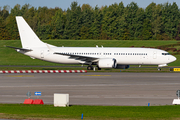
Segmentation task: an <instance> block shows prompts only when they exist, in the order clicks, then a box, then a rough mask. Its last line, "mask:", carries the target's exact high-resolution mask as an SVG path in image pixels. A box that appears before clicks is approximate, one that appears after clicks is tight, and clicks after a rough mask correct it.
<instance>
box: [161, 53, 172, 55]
mask: <svg viewBox="0 0 180 120" xmlns="http://www.w3.org/2000/svg"><path fill="white" fill-rule="evenodd" d="M162 55H170V54H169V53H162Z"/></svg>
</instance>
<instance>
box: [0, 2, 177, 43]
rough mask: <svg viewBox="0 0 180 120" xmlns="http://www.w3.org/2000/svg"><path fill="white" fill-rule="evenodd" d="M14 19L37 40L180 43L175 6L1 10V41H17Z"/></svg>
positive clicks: (116, 5) (132, 5)
mask: <svg viewBox="0 0 180 120" xmlns="http://www.w3.org/2000/svg"><path fill="white" fill-rule="evenodd" d="M15 16H23V17H24V19H25V20H26V21H27V22H28V24H29V25H30V26H31V28H32V29H33V30H34V31H35V33H36V34H37V35H38V36H39V38H40V39H43V40H45V39H75V40H79V39H94V40H102V39H103V40H172V39H176V40H180V9H179V8H178V6H177V4H176V3H175V2H174V3H173V4H170V3H165V4H156V3H154V2H152V3H151V4H149V5H148V6H147V7H146V8H145V9H143V8H140V7H139V6H138V5H137V3H135V2H131V3H130V4H128V5H127V6H124V4H123V2H120V3H119V4H117V3H114V4H112V5H110V6H102V7H101V8H99V7H97V6H96V7H95V8H92V7H91V6H90V5H89V4H83V5H82V6H80V5H78V3H77V2H72V3H71V6H70V7H69V8H68V9H67V10H62V9H61V8H58V7H56V8H47V7H38V8H35V7H33V6H31V5H29V4H25V5H23V6H22V7H21V6H20V5H19V4H17V5H15V6H14V8H11V9H10V8H9V7H8V6H4V7H3V8H0V40H15V39H19V33H18V29H17V24H16V20H15Z"/></svg>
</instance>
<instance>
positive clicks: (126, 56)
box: [7, 16, 176, 70]
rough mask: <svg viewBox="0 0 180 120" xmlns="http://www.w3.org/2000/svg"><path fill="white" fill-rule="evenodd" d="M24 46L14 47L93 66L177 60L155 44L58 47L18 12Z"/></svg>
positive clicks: (37, 56) (57, 60)
mask: <svg viewBox="0 0 180 120" xmlns="http://www.w3.org/2000/svg"><path fill="white" fill-rule="evenodd" d="M16 21H17V25H18V30H19V34H20V39H21V44H22V48H17V47H11V46H7V47H10V48H14V49H15V50H17V52H19V53H22V54H24V55H27V56H30V57H31V58H33V59H40V60H44V61H49V62H54V63H61V64H85V65H88V67H87V69H88V70H92V69H93V68H94V67H93V66H92V65H97V67H98V70H100V69H101V68H117V69H118V68H119V69H126V68H129V65H158V68H159V69H160V68H161V67H164V66H167V64H168V63H171V62H173V61H175V60H176V57H174V56H172V55H170V54H169V53H168V52H166V51H164V50H159V49H152V48H116V47H103V46H102V47H98V46H96V47H57V46H54V45H50V44H47V43H44V42H42V41H41V40H40V39H39V38H38V36H37V35H36V34H35V33H34V31H33V30H32V29H31V28H30V26H29V25H28V24H27V22H26V21H25V20H24V18H23V17H22V16H16Z"/></svg>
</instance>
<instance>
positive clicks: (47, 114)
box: [0, 104, 180, 120]
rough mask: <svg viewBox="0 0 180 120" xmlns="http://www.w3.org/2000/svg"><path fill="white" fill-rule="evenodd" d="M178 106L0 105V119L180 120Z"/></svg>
mask: <svg viewBox="0 0 180 120" xmlns="http://www.w3.org/2000/svg"><path fill="white" fill-rule="evenodd" d="M179 109H180V106H150V107H148V106H78V105H77V106H76V105H75V106H70V107H66V108H62V107H53V105H23V104H0V118H5V119H81V114H82V113H83V115H84V119H86V120H92V119H93V120H96V119H97V120H102V119H107V120H110V119H111V120H117V119H118V120H119V119H125V120H129V119H133V120H134V119H135V120H136V119H138V120H139V119H147V120H151V119H157V120H164V119H180V114H179Z"/></svg>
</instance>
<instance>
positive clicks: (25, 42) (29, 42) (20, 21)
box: [16, 16, 46, 48]
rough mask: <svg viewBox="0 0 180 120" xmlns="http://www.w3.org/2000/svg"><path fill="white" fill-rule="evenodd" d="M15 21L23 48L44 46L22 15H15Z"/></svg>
mask: <svg viewBox="0 0 180 120" xmlns="http://www.w3.org/2000/svg"><path fill="white" fill-rule="evenodd" d="M16 22H17V25H18V30H19V35H20V38H21V44H22V47H23V48H32V47H46V44H45V43H44V42H42V41H41V40H40V39H39V38H38V36H37V35H36V34H35V33H34V31H33V30H32V29H31V27H30V26H29V25H28V24H27V22H26V21H25V20H24V18H23V17H22V16H16Z"/></svg>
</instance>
